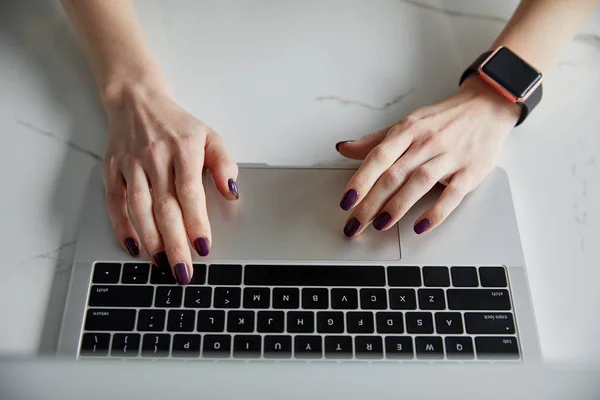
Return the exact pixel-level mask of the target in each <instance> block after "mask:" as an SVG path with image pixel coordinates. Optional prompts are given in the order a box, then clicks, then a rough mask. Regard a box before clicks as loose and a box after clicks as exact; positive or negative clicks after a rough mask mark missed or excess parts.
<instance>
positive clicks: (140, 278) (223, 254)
mask: <svg viewBox="0 0 600 400" xmlns="http://www.w3.org/2000/svg"><path fill="white" fill-rule="evenodd" d="M354 171H355V170H354V169H353V168H352V167H335V166H317V167H310V168H309V167H275V166H268V165H242V166H240V173H239V177H238V179H237V182H238V186H239V190H240V199H239V200H238V201H235V202H229V201H226V200H223V199H222V197H221V196H220V194H219V193H218V192H217V190H216V189H215V186H214V182H213V181H212V178H211V176H210V175H209V174H207V175H206V176H205V177H204V179H205V187H206V195H207V205H208V213H209V218H210V221H211V226H212V235H213V245H212V248H211V253H210V255H209V257H206V258H201V257H199V256H195V258H194V274H193V277H192V281H191V282H190V284H189V285H186V286H180V285H178V284H176V281H175V279H174V277H173V276H172V273H171V270H170V269H162V268H159V267H157V266H155V265H152V264H151V263H150V262H149V261H146V260H143V259H136V258H132V257H130V256H129V255H128V254H127V253H125V252H124V251H123V250H122V249H121V247H120V246H119V245H118V244H117V242H116V240H115V238H114V235H113V232H112V229H111V226H110V222H109V219H108V215H107V212H106V208H105V204H104V190H103V187H102V183H101V179H100V168H99V167H98V168H95V169H94V171H93V173H92V175H91V177H90V182H89V189H88V191H87V198H86V201H85V205H84V208H83V213H82V218H81V222H80V229H79V234H78V240H77V246H76V252H75V259H74V262H73V269H72V275H71V280H70V285H69V291H68V294H67V301H66V305H65V311H64V316H63V321H62V327H61V332H60V337H59V343H58V354H59V355H60V356H63V357H66V358H69V359H74V360H83V359H115V360H151V361H157V360H173V359H175V360H183V361H186V362H190V361H198V360H201V361H204V360H206V361H223V360H237V361H242V362H253V361H276V362H277V363H280V362H283V361H310V362H315V363H319V362H335V363H346V362H348V363H357V362H367V363H423V362H425V363H437V362H443V363H447V362H457V363H482V362H483V363H489V362H498V363H506V362H516V363H532V362H536V361H539V360H540V359H541V353H540V348H539V341H538V336H537V331H536V324H535V318H534V313H533V309H532V305H531V299H530V295H529V289H528V284H527V276H526V267H525V262H524V258H523V253H522V248H521V243H520V239H519V232H518V228H517V221H516V217H515V212H514V208H513V204H512V198H511V193H510V187H509V182H508V178H507V175H506V173H505V172H504V171H503V170H501V169H495V170H494V171H493V172H492V173H491V175H490V176H489V177H488V178H487V179H486V180H485V181H484V182H483V183H482V184H481V186H480V187H479V188H478V189H477V190H476V191H474V192H473V193H472V194H470V195H469V196H467V197H466V198H465V200H464V202H463V204H462V205H461V206H460V207H459V208H458V209H457V210H456V211H455V212H454V213H453V214H452V215H451V216H449V217H448V219H447V220H446V221H445V222H444V223H443V224H442V225H441V226H439V227H438V228H436V229H435V230H433V231H431V232H429V233H426V234H424V235H416V234H415V233H414V232H413V229H412V227H413V223H414V221H415V220H416V218H417V217H418V216H419V215H420V214H421V213H422V212H423V211H424V210H425V209H426V208H428V207H429V206H431V204H433V202H434V201H435V199H437V198H438V197H439V194H440V192H441V188H440V187H435V188H434V189H433V190H432V191H431V192H430V193H428V194H427V195H426V196H425V197H424V198H423V199H422V200H421V201H419V203H417V204H416V205H415V206H414V207H413V208H412V209H411V211H410V212H409V213H408V214H407V215H406V216H405V217H404V218H402V220H401V221H400V222H399V223H398V224H397V225H396V226H394V227H393V228H392V229H389V230H388V231H385V232H378V231H376V230H374V229H373V228H372V227H369V228H368V229H367V230H365V231H364V232H363V233H362V234H361V235H359V236H358V237H356V238H352V239H348V238H346V237H345V236H344V235H343V234H342V227H343V225H344V222H345V220H346V218H347V213H346V212H344V211H343V210H341V209H340V208H339V201H340V197H341V195H342V191H343V189H344V187H345V185H346V183H347V182H348V180H349V179H350V177H351V176H352V174H353V173H354Z"/></svg>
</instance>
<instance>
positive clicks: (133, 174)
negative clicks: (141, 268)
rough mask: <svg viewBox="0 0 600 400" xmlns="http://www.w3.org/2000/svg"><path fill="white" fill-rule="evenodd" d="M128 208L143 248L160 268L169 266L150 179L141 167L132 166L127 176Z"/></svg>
mask: <svg viewBox="0 0 600 400" xmlns="http://www.w3.org/2000/svg"><path fill="white" fill-rule="evenodd" d="M125 180H126V182H127V207H128V208H129V214H130V215H131V222H133V225H134V226H135V229H136V231H137V232H139V235H140V238H141V241H142V247H143V248H144V250H145V251H146V253H148V255H149V256H151V257H152V258H153V259H154V261H155V263H156V264H157V265H160V266H165V263H166V264H167V265H168V261H167V257H166V254H165V253H164V251H163V250H164V245H163V241H162V238H161V236H160V232H159V231H158V226H157V225H156V221H155V220H154V213H153V211H152V195H151V194H150V185H149V184H148V177H147V176H146V173H145V172H144V170H143V168H142V166H141V165H132V166H131V167H130V168H129V169H128V171H127V172H126V174H125Z"/></svg>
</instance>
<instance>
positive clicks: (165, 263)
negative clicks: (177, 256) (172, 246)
mask: <svg viewBox="0 0 600 400" xmlns="http://www.w3.org/2000/svg"><path fill="white" fill-rule="evenodd" d="M154 263H155V264H156V265H158V266H159V267H163V268H170V267H171V264H169V259H168V258H167V253H165V252H164V251H159V252H158V253H156V254H155V255H154Z"/></svg>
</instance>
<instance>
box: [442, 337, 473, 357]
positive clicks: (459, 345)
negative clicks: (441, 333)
mask: <svg viewBox="0 0 600 400" xmlns="http://www.w3.org/2000/svg"><path fill="white" fill-rule="evenodd" d="M445 341H446V356H447V357H448V359H450V360H472V359H473V357H474V356H473V340H472V339H471V338H470V337H469V336H456V337H453V336H446V340H445Z"/></svg>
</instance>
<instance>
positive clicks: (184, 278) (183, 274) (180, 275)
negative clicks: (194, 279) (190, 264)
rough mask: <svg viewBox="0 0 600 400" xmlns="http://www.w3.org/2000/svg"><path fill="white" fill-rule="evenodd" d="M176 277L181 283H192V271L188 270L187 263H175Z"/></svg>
mask: <svg viewBox="0 0 600 400" xmlns="http://www.w3.org/2000/svg"><path fill="white" fill-rule="evenodd" d="M175 278H177V283H179V284H180V285H187V284H188V283H190V280H191V278H190V271H188V268H187V265H185V264H184V263H179V264H176V265H175Z"/></svg>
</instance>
